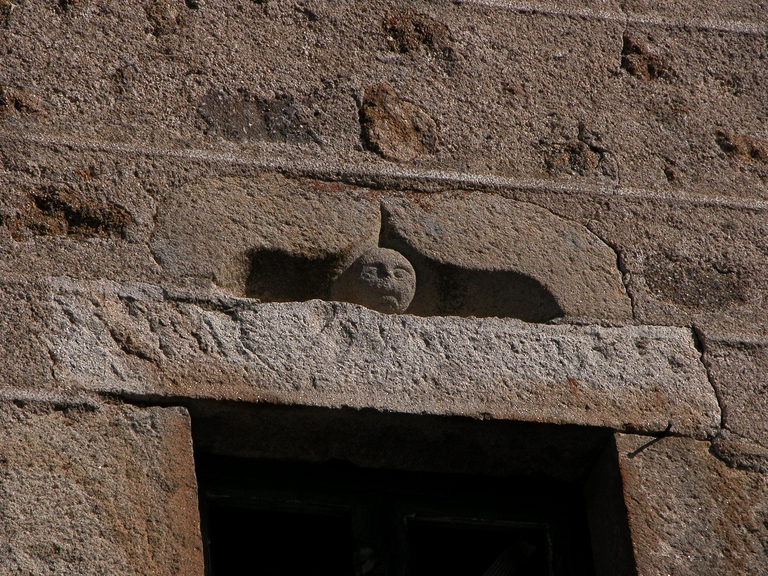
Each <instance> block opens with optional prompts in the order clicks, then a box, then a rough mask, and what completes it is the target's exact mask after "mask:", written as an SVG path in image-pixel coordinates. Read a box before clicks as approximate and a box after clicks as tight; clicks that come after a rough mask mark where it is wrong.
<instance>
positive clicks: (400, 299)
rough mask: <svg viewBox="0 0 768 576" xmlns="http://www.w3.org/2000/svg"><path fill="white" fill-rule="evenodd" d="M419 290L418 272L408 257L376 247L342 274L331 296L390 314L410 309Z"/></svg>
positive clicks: (334, 285)
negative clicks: (417, 283)
mask: <svg viewBox="0 0 768 576" xmlns="http://www.w3.org/2000/svg"><path fill="white" fill-rule="evenodd" d="M415 292H416V273H415V272H414V271H413V266H411V263H410V262H408V260H407V259H406V258H405V256H403V255H402V254H400V252H395V251H394V250H390V249H388V248H372V249H371V250H368V251H367V252H365V253H364V254H363V255H362V256H360V257H359V258H358V259H357V260H355V261H354V262H353V263H352V265H351V266H350V267H349V268H347V269H346V270H345V271H344V273H343V274H342V275H341V276H339V278H338V279H337V280H336V282H335V283H334V284H333V287H332V289H331V297H332V298H333V299H334V300H340V301H342V302H351V303H352V304H362V305H363V306H366V307H367V308H371V309H372V310H376V311H377V312H384V313H386V314H401V313H403V312H405V311H406V309H407V308H408V305H409V304H410V303H411V300H413V295H414V293H415Z"/></svg>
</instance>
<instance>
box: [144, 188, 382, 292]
mask: <svg viewBox="0 0 768 576" xmlns="http://www.w3.org/2000/svg"><path fill="white" fill-rule="evenodd" d="M379 219H380V218H379V206H378V202H376V201H375V200H374V199H373V198H372V197H371V195H370V193H369V192H368V191H367V190H366V189H358V188H354V187H348V186H343V185H339V186H334V185H330V184H327V185H326V184H323V183H321V182H317V181H309V180H304V181H300V182H297V181H291V180H288V179H286V178H283V177H281V176H278V175H276V174H266V175H263V176H261V177H257V178H253V179H245V178H223V179H206V180H202V181H198V182H193V183H190V184H189V185H188V186H185V187H183V188H182V189H180V190H178V191H173V193H172V194H171V195H170V197H169V198H167V199H165V200H164V201H163V202H162V204H161V207H160V209H159V211H158V216H157V227H156V229H155V232H154V234H153V236H152V240H151V247H152V251H153V253H154V254H155V256H156V258H157V260H158V262H160V264H161V265H162V266H163V268H164V270H166V272H167V273H169V274H170V275H172V276H177V277H183V276H194V277H200V278H207V279H211V280H213V281H215V282H216V283H217V284H219V285H220V286H222V287H224V288H226V289H228V290H229V291H231V292H232V293H233V294H236V295H239V296H243V295H245V294H249V295H251V296H254V297H256V298H261V299H264V300H305V299H307V296H308V297H309V298H312V297H327V296H328V294H327V292H328V289H329V282H330V279H331V278H333V277H334V276H337V275H338V274H339V273H340V272H341V271H342V270H343V269H344V268H345V267H346V266H348V265H349V264H351V263H352V261H354V260H355V258H356V257H357V256H359V255H360V254H361V253H362V252H364V251H365V250H366V249H368V248H371V247H375V246H376V245H377V242H378V234H379ZM302 290H303V291H304V292H301V291H302Z"/></svg>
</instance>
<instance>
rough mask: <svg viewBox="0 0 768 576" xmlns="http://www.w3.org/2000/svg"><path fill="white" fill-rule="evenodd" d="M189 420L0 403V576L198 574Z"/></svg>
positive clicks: (141, 411) (125, 409) (71, 405)
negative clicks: (6, 575) (1, 574)
mask: <svg viewBox="0 0 768 576" xmlns="http://www.w3.org/2000/svg"><path fill="white" fill-rule="evenodd" d="M202 560H203V559H202V542H201V539H200V532H199V517H198V509H197V489H196V481H195V476H194V465H193V462H192V443H191V436H190V429H189V416H188V414H187V413H186V411H185V410H184V409H181V408H135V407H132V406H105V405H99V404H97V403H94V402H93V401H89V400H81V401H80V402H77V401H74V400H73V399H69V400H58V401H56V400H47V401H39V400H32V399H29V398H28V399H16V400H10V399H8V398H7V397H6V398H3V400H2V401H0V571H2V572H3V574H29V575H30V576H32V575H34V576H42V575H43V574H90V575H94V576H96V575H102V574H114V575H119V576H123V575H125V576H128V575H131V576H134V575H135V576H138V575H144V574H163V575H170V574H178V575H180V576H187V575H190V576H191V575H200V576H202V574H203V561H202Z"/></svg>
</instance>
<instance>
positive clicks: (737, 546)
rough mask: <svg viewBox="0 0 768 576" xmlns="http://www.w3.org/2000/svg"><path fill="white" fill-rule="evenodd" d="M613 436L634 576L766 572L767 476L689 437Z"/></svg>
mask: <svg viewBox="0 0 768 576" xmlns="http://www.w3.org/2000/svg"><path fill="white" fill-rule="evenodd" d="M650 440H652V439H650V438H648V437H644V436H631V435H622V434H618V435H617V446H618V451H619V462H620V468H621V474H622V477H623V482H624V497H625V502H626V504H627V509H628V512H629V527H630V531H631V532H632V541H633V543H634V548H635V561H636V563H637V573H638V575H639V576H656V575H658V574H675V575H680V576H687V575H690V576H701V575H704V574H706V575H709V574H712V575H714V574H764V573H765V568H766V566H768V552H767V551H768V507H766V497H768V478H767V477H766V476H765V475H763V474H757V473H754V472H747V471H743V470H734V469H732V468H728V467H727V466H726V465H725V464H723V462H721V461H720V460H718V459H717V458H715V457H714V456H713V455H712V454H710V452H709V443H707V442H700V441H696V440H692V439H689V438H663V439H661V440H659V441H657V442H654V443H651V444H649V441H650Z"/></svg>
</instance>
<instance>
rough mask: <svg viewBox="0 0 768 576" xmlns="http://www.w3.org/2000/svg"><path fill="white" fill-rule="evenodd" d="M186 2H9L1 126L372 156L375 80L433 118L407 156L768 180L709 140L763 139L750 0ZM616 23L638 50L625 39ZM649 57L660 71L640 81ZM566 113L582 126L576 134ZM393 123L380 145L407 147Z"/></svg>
mask: <svg viewBox="0 0 768 576" xmlns="http://www.w3.org/2000/svg"><path fill="white" fill-rule="evenodd" d="M191 4H194V6H192V5H191ZM191 4H190V5H188V3H185V2H182V0H162V1H160V0H158V1H153V2H150V3H147V4H146V7H143V6H140V5H138V4H135V3H119V2H116V1H114V0H104V1H100V2H95V1H94V2H64V3H63V4H62V3H56V2H49V1H47V0H30V1H28V2H24V3H19V4H16V5H14V8H13V10H11V11H10V12H9V15H8V18H7V19H6V20H7V21H6V23H5V26H3V27H2V28H0V34H2V37H3V43H2V46H3V48H2V51H3V52H2V54H3V62H4V68H3V74H2V76H0V85H2V86H3V90H5V91H6V92H7V93H8V94H11V96H9V97H7V98H5V100H6V101H8V102H10V105H8V104H6V105H5V106H4V108H6V109H7V110H6V111H5V112H2V113H0V115H1V116H2V118H1V119H0V122H2V123H3V130H4V131H6V132H13V133H17V134H24V135H28V136H31V137H40V136H42V135H48V136H61V135H65V134H66V135H69V137H70V138H73V139H81V138H89V139H94V140H99V141H106V142H131V143H141V144H142V145H157V146H160V147H164V148H166V149H174V150H186V149H190V148H191V149H199V150H209V149H211V148H216V149H218V150H220V151H225V152H227V153H236V154H241V153H243V152H252V151H258V150H262V151H263V150H265V145H267V146H269V145H272V144H277V145H295V146H298V147H300V148H301V149H302V155H303V156H304V157H305V158H306V157H314V158H316V159H318V160H321V161H323V160H327V159H328V158H335V159H345V160H347V161H351V162H354V163H358V164H360V165H373V166H380V165H382V164H389V163H390V162H389V161H386V160H382V159H380V158H379V156H378V155H377V154H375V153H371V152H367V151H366V150H365V149H364V147H363V142H362V141H361V134H360V133H361V127H360V122H359V120H360V117H359V116H360V109H359V105H360V104H361V103H362V101H363V98H364V94H365V92H366V91H367V89H368V88H369V87H371V86H377V85H381V84H382V83H387V84H389V85H390V86H391V87H392V89H393V90H394V92H395V93H396V94H397V95H398V97H399V98H400V99H403V100H405V101H408V102H413V103H415V105H417V106H418V107H419V108H420V109H422V110H423V111H424V112H423V113H424V114H425V115H426V116H428V117H429V118H431V119H433V120H434V122H435V124H436V125H437V126H439V132H440V146H439V150H436V151H435V152H434V153H421V154H419V155H418V156H417V157H415V158H414V159H413V160H411V162H412V163H413V164H414V165H418V166H423V167H426V168H431V169H451V170H461V171H469V172H473V173H476V174H495V175H512V176H520V175H524V176H528V177H536V178H543V179H545V180H552V181H556V182H591V183H600V184H602V185H605V186H609V187H612V186H619V187H642V188H649V189H654V190H663V191H668V192H670V193H677V192H679V191H681V190H686V191H696V192H697V193H702V194H707V195H714V196H717V195H727V196H737V197H759V198H766V196H767V195H768V192H767V189H766V185H765V177H766V170H768V166H766V165H765V164H761V163H756V162H744V161H743V160H742V159H741V158H737V157H732V156H731V155H729V154H728V153H727V152H724V151H723V150H722V149H721V148H720V146H719V145H718V144H717V139H716V133H717V132H718V131H724V132H729V133H735V134H747V135H750V136H752V137H754V138H757V139H761V140H766V139H768V134H766V133H765V128H764V119H765V116H766V111H767V110H768V108H767V107H768V96H766V91H765V89H764V84H765V81H766V67H765V66H764V65H763V64H764V58H765V57H766V52H765V42H764V31H765V24H764V23H765V21H766V20H765V9H764V8H760V7H759V5H755V6H752V4H754V3H749V2H747V3H745V2H741V3H737V4H738V6H735V7H734V6H731V5H730V4H729V5H728V7H727V8H725V7H712V6H705V5H704V3H701V2H695V3H694V2H690V1H684V0H680V1H678V2H672V3H665V4H664V6H663V7H659V6H656V4H658V3H654V4H653V5H650V3H648V2H647V1H646V0H633V2H630V3H621V5H619V3H618V2H592V1H589V2H587V1H583V2H582V1H574V2H568V3H566V4H563V3H555V2H551V1H547V2H541V3H536V4H535V6H539V7H540V8H541V9H531V5H530V4H528V3H518V2H501V1H498V0H487V1H485V2H479V1H478V2H460V3H457V2H449V1H447V0H441V1H438V2H421V1H420V2H417V3H415V4H414V3H412V2H403V1H401V0H379V1H376V2H369V3H366V4H365V5H362V4H360V3H359V2H354V1H352V0H344V1H338V2H333V3H317V2H305V3H304V4H303V5H302V6H294V5H292V4H286V3H283V2H263V3H260V2H247V3H243V4H231V3H228V2H224V1H222V0H209V1H207V2H205V3H203V2H192V3H191ZM310 4H311V6H310ZM625 4H627V6H625ZM709 4H711V3H709ZM731 4H733V3H731ZM758 4H759V3H758ZM61 5H64V6H66V7H67V8H66V9H62V8H61ZM623 10H626V12H624V11H623ZM688 17H690V18H693V19H694V20H693V21H692V22H691V23H690V25H685V24H686V18H688ZM0 18H2V17H1V16H0ZM739 18H743V19H744V21H743V22H740V21H739ZM670 19H671V20H670ZM666 20H670V23H669V24H667V23H666ZM1 22H2V20H0V23H1ZM750 22H751V23H752V26H753V28H754V29H752V28H750V26H749V25H750ZM625 38H630V39H631V40H632V43H633V46H636V47H638V48H637V49H634V52H632V53H629V54H622V52H627V49H626V48H625ZM265 39H269V40H268V41H267V40H265ZM446 56H447V57H446ZM635 56H637V57H639V58H640V59H642V60H643V62H645V64H644V65H645V68H644V69H645V71H646V72H645V74H640V75H636V73H635V74H633V72H632V70H636V71H637V70H643V68H642V65H643V63H642V62H640V63H639V64H640V65H639V66H634V65H633V66H629V67H627V66H625V67H622V59H623V58H624V59H627V58H634V57H635ZM653 58H658V59H659V61H662V62H663V63H664V68H663V69H665V70H667V69H668V70H669V71H670V72H669V74H666V75H664V76H659V77H657V78H654V79H647V78H646V77H644V76H645V75H648V74H650V72H649V68H648V62H649V61H650V60H652V59H653ZM61 62H77V65H76V66H62V65H61ZM628 68H631V69H628ZM654 69H655V68H654ZM20 94H29V95H31V96H29V97H26V96H25V97H23V98H22V97H21V96H19V95H20ZM219 95H222V98H221V99H219ZM33 100H34V102H35V103H34V104H27V102H32V101H33ZM714 111H716V113H715V112H714ZM581 125H584V127H585V128H586V130H587V132H589V133H590V134H591V135H592V136H590V137H587V138H586V139H584V138H582V139H579V136H580V133H581V132H583V130H581V129H580V126H581ZM389 134H390V132H388V131H384V132H383V133H382V135H383V138H384V140H386V141H382V145H383V146H386V147H388V148H385V149H392V150H401V149H404V148H400V147H398V145H397V144H396V140H397V137H396V135H395V137H394V138H390V137H389ZM243 136H244V137H243ZM564 147H565V148H569V149H571V150H572V151H573V150H574V149H577V150H575V154H574V160H575V163H574V165H575V169H557V170H552V169H551V167H550V162H549V158H550V157H551V156H552V155H553V154H557V153H558V151H560V150H562V149H563V148H564ZM406 148H407V147H406ZM568 155H569V156H571V153H570V152H569V154H568ZM569 162H570V160H569ZM702 166H706V167H707V168H706V169H701V167H702Z"/></svg>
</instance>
